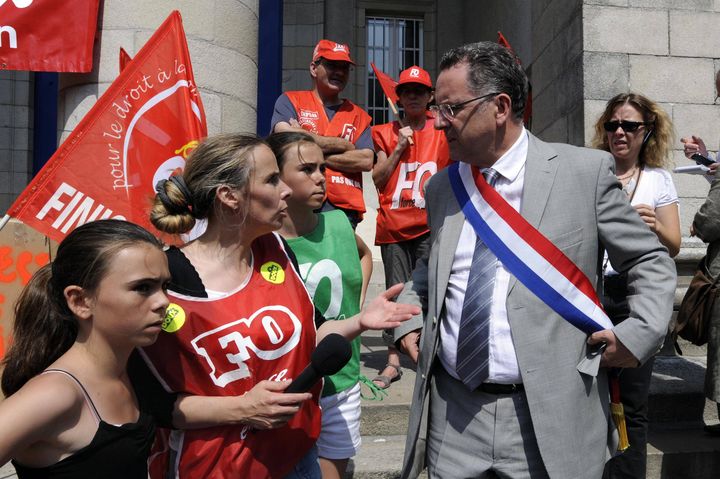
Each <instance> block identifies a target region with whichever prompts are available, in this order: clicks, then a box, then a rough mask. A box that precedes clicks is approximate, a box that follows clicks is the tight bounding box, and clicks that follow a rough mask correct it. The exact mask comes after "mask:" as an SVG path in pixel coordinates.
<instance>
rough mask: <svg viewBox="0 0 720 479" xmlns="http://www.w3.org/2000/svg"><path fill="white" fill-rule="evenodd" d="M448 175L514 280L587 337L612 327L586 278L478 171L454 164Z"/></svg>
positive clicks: (460, 201)
mask: <svg viewBox="0 0 720 479" xmlns="http://www.w3.org/2000/svg"><path fill="white" fill-rule="evenodd" d="M448 173H449V179H450V185H451V186H452V189H453V193H455V198H456V199H457V201H458V204H459V205H460V207H461V208H462V211H463V213H464V214H465V218H467V220H468V222H469V223H470V224H471V225H472V227H473V229H474V230H475V233H476V234H477V235H478V237H479V238H480V239H482V240H483V241H484V242H485V244H486V245H487V246H488V248H490V250H491V251H492V252H493V253H495V256H497V258H498V260H500V261H501V262H502V264H503V265H504V266H505V267H506V268H507V269H508V271H510V273H512V274H513V275H514V276H515V277H516V278H517V279H518V281H520V282H521V283H522V284H523V285H525V287H526V288H528V289H529V290H530V291H532V292H533V293H534V294H535V295H536V296H537V297H538V298H540V299H541V300H542V301H543V302H544V303H545V304H547V305H548V306H549V307H550V308H551V309H552V310H553V311H555V312H556V313H557V314H559V315H560V316H562V317H563V319H565V320H566V321H567V322H569V323H570V324H572V325H573V326H575V327H576V328H578V329H579V330H581V331H583V332H584V333H586V334H592V333H594V332H596V331H601V330H603V329H611V328H612V327H613V324H612V322H611V321H610V319H609V318H608V316H607V314H605V311H603V309H602V306H601V304H600V300H599V299H598V296H597V293H596V292H595V288H594V287H593V285H592V283H590V280H588V278H587V276H585V274H584V273H583V272H582V271H581V270H580V269H579V268H578V267H577V266H576V265H575V263H573V262H572V261H571V260H570V258H568V257H567V256H565V254H564V253H563V252H562V251H561V250H560V249H559V248H558V247H557V246H555V245H554V244H553V243H552V242H551V241H550V240H548V239H547V238H546V237H545V236H544V235H543V234H542V233H540V232H539V231H538V230H537V229H536V228H535V227H534V226H532V225H531V224H530V223H528V222H527V220H526V219H525V218H523V217H522V216H521V215H520V213H518V212H517V211H516V210H515V209H514V208H513V207H512V206H510V204H509V203H508V202H507V201H505V199H504V198H503V197H502V196H500V194H499V193H498V192H497V191H495V189H494V188H492V187H491V186H490V185H488V184H487V182H486V181H485V178H483V175H482V174H480V170H479V169H478V168H476V167H471V166H470V165H468V164H467V163H454V164H452V165H450V166H449V167H448Z"/></svg>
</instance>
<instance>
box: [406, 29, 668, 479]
mask: <svg viewBox="0 0 720 479" xmlns="http://www.w3.org/2000/svg"><path fill="white" fill-rule="evenodd" d="M440 70H441V72H440V75H439V76H438V80H437V90H436V95H435V97H436V99H437V102H438V104H437V106H436V107H435V108H434V110H433V111H434V114H435V127H436V128H438V129H443V130H444V131H445V134H446V135H447V139H448V143H449V145H450V153H451V158H452V159H453V160H455V161H459V162H463V163H468V164H470V165H473V166H476V167H478V168H480V170H481V171H482V172H483V174H486V177H490V176H495V177H497V181H491V180H488V183H490V184H491V185H492V184H493V182H494V188H495V189H496V190H497V192H498V193H499V194H500V196H502V197H503V198H504V199H505V200H506V201H507V202H508V203H509V204H510V205H511V206H512V207H513V208H514V209H515V210H516V211H519V212H520V213H521V215H522V216H523V217H524V218H525V219H526V220H527V221H528V222H529V223H530V224H531V225H532V226H534V227H535V228H536V229H537V230H539V231H540V232H541V233H542V234H543V235H544V236H545V237H546V238H548V239H549V240H550V241H552V242H553V243H554V244H555V246H557V247H558V248H559V249H560V250H562V252H563V253H564V254H565V255H566V256H567V257H568V258H570V259H571V260H572V261H573V262H574V263H575V265H576V266H577V267H578V268H579V269H580V270H581V271H582V272H583V273H584V274H585V275H586V276H587V278H589V280H590V281H591V282H592V283H593V284H598V277H599V276H600V277H601V270H600V269H601V261H602V258H603V249H606V250H607V252H608V254H609V257H610V259H611V261H612V263H613V264H614V265H619V268H620V269H621V270H623V271H626V272H627V274H628V281H629V291H631V295H630V297H629V303H630V308H631V311H632V312H631V315H630V318H629V319H628V320H626V321H624V322H623V323H622V324H619V325H617V326H616V327H615V328H613V329H606V330H602V331H599V332H596V333H593V334H592V335H591V336H589V337H588V336H587V335H586V334H585V333H583V332H581V331H580V330H578V329H576V328H575V327H574V326H572V325H571V324H569V323H568V322H567V321H565V320H564V319H563V318H562V317H560V316H559V315H558V314H556V313H555V312H553V310H551V309H550V307H548V306H547V305H546V304H545V303H544V302H543V301H542V300H541V299H540V298H538V297H537V296H536V295H535V294H533V293H532V292H531V291H530V290H529V289H527V288H526V287H525V286H524V285H523V284H522V283H520V282H519V281H518V280H517V279H516V278H515V277H514V276H513V275H511V274H510V273H509V272H508V270H507V269H506V268H505V266H504V265H503V264H502V263H501V262H499V261H496V260H495V259H494V255H491V257H490V259H488V258H489V257H488V255H487V254H486V253H484V252H483V251H487V248H485V247H484V246H483V244H482V240H479V239H478V240H477V242H476V238H477V236H476V234H475V232H474V230H473V228H472V226H471V225H470V224H469V223H468V221H467V220H466V219H465V216H464V214H463V211H462V210H461V208H460V206H459V204H458V201H457V200H456V199H455V196H454V195H453V190H452V188H451V186H450V180H449V175H448V172H447V170H443V171H442V172H439V173H438V174H436V175H435V176H434V177H433V178H432V179H431V180H430V181H429V183H428V185H427V189H426V196H425V198H426V205H427V213H428V223H429V226H430V232H431V245H432V246H431V251H430V255H429V258H428V259H427V260H426V261H423V262H420V263H419V264H418V266H417V268H416V270H415V272H414V274H413V278H412V281H411V282H409V283H407V284H406V286H405V289H404V290H403V293H402V294H401V295H400V297H399V298H398V302H403V303H410V304H418V305H421V306H422V307H423V311H424V318H423V317H421V316H417V317H415V318H413V319H412V320H410V321H408V322H406V323H404V324H403V325H402V326H400V327H399V328H397V329H396V330H395V340H396V343H397V344H398V345H399V347H400V348H401V350H403V351H404V352H405V353H406V354H408V355H410V356H411V357H412V358H413V359H414V360H415V361H417V362H418V373H417V376H416V382H415V392H414V397H413V404H412V408H411V413H410V422H409V429H408V438H407V443H406V448H405V460H404V467H403V477H416V476H417V475H418V474H419V473H420V472H421V471H422V469H423V468H424V467H425V465H427V467H428V472H429V474H430V477H438V478H460V477H462V478H470V477H473V478H491V477H501V478H513V479H514V478H543V477H551V478H553V479H554V478H567V479H577V478H591V479H592V478H600V477H601V476H602V471H603V465H604V463H605V461H606V460H607V458H608V457H609V454H610V453H613V452H614V450H615V446H616V436H615V435H614V432H615V431H614V428H612V427H611V419H610V414H609V393H608V378H607V372H606V371H607V369H606V368H609V367H636V366H637V365H638V364H640V363H642V362H644V361H645V360H647V359H648V358H649V357H650V356H652V355H653V354H654V353H655V352H656V351H657V350H658V348H659V347H660V345H661V344H662V342H663V338H664V337H665V333H666V328H667V323H668V321H669V319H670V314H671V311H672V301H673V293H674V289H675V283H676V273H675V268H674V264H673V262H672V260H671V259H670V258H669V256H668V254H667V251H666V249H665V248H664V247H663V246H662V245H661V244H660V243H659V242H658V240H657V237H656V236H655V234H653V233H652V232H651V231H650V229H649V228H648V227H647V226H646V225H645V224H644V223H643V221H642V220H641V219H640V216H639V215H638V214H637V213H636V212H635V211H634V210H633V209H632V208H631V207H630V205H629V203H628V201H627V199H626V198H625V196H624V195H623V193H622V192H621V190H620V185H619V183H618V182H617V180H616V178H615V175H614V174H613V171H612V165H613V160H612V157H611V156H610V155H608V154H607V153H605V152H601V151H597V150H590V149H585V148H578V147H573V146H570V145H564V144H548V143H544V142H542V141H540V140H539V139H537V138H536V137H534V136H533V135H532V134H530V133H529V132H528V131H527V130H525V128H524V127H523V123H522V116H523V111H524V108H525V102H526V99H527V90H528V86H527V85H528V83H527V78H526V76H525V74H524V72H523V71H522V69H521V68H520V67H519V66H518V64H517V63H516V60H515V58H514V56H513V55H512V54H511V53H510V52H509V51H508V50H507V49H505V48H504V47H502V46H499V45H497V44H494V43H489V42H482V43H476V44H470V45H465V46H463V47H459V48H456V49H454V50H452V51H450V52H448V53H446V54H445V55H444V56H443V58H442V61H441V64H440ZM491 167H492V168H491ZM491 169H492V170H493V171H494V172H490V170H491ZM498 174H499V175H498ZM510 247H511V248H512V247H513V245H510ZM488 265H489V266H488ZM478 269H482V271H481V272H480V271H478ZM488 271H490V273H489V274H490V276H489V280H488V277H487V274H488ZM469 284H470V286H468V285H469ZM488 285H489V286H488ZM466 289H467V294H466ZM483 296H486V297H487V299H483V298H482V297H483ZM478 312H481V314H478ZM477 316H481V318H477ZM468 344H469V345H470V348H469V349H471V350H472V351H471V353H470V356H471V357H472V356H474V358H471V359H467V358H468V353H467V352H464V351H463V349H464V350H465V351H467V350H468ZM603 348H604V349H603ZM600 351H602V354H601V355H600V354H599V352H600ZM461 357H462V358H463V359H462V360H461V359H460V358H461ZM473 362H475V363H477V364H476V366H475V365H473V367H472V368H471V369H470V370H469V369H468V368H469V366H468V364H472V363H473ZM468 371H470V372H468Z"/></svg>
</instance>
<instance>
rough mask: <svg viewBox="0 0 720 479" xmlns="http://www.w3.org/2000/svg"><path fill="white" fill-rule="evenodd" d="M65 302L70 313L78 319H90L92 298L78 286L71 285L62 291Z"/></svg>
mask: <svg viewBox="0 0 720 479" xmlns="http://www.w3.org/2000/svg"><path fill="white" fill-rule="evenodd" d="M63 295H64V296H65V301H67V305H68V308H70V311H72V313H73V314H74V315H75V316H76V317H78V318H80V319H90V318H91V317H92V298H90V297H89V296H88V294H87V292H86V291H85V290H84V289H82V288H81V287H80V286H76V285H72V286H68V287H66V288H65V289H64V290H63Z"/></svg>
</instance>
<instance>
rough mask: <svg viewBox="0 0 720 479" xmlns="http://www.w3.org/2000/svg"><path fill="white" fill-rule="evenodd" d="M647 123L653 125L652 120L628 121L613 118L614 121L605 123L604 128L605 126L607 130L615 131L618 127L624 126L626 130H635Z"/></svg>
mask: <svg viewBox="0 0 720 479" xmlns="http://www.w3.org/2000/svg"><path fill="white" fill-rule="evenodd" d="M645 125H652V123H651V122H647V121H626V120H621V121H618V120H613V121H606V122H605V123H603V128H605V131H607V132H609V133H612V132H613V131H615V130H617V129H618V127H620V128H622V129H623V131H624V132H629V131H635V130H637V129H638V128H640V127H641V126H645Z"/></svg>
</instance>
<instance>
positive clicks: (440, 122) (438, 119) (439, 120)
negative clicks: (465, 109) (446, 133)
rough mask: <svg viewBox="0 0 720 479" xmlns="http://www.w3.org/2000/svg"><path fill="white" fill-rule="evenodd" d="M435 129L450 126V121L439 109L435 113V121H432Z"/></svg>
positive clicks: (443, 128)
mask: <svg viewBox="0 0 720 479" xmlns="http://www.w3.org/2000/svg"><path fill="white" fill-rule="evenodd" d="M433 125H434V126H435V129H436V130H445V129H446V128H447V127H448V126H450V122H449V121H448V120H447V119H446V118H445V117H444V116H443V114H442V113H440V112H439V111H438V112H437V113H436V114H435V122H434V123H433Z"/></svg>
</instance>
